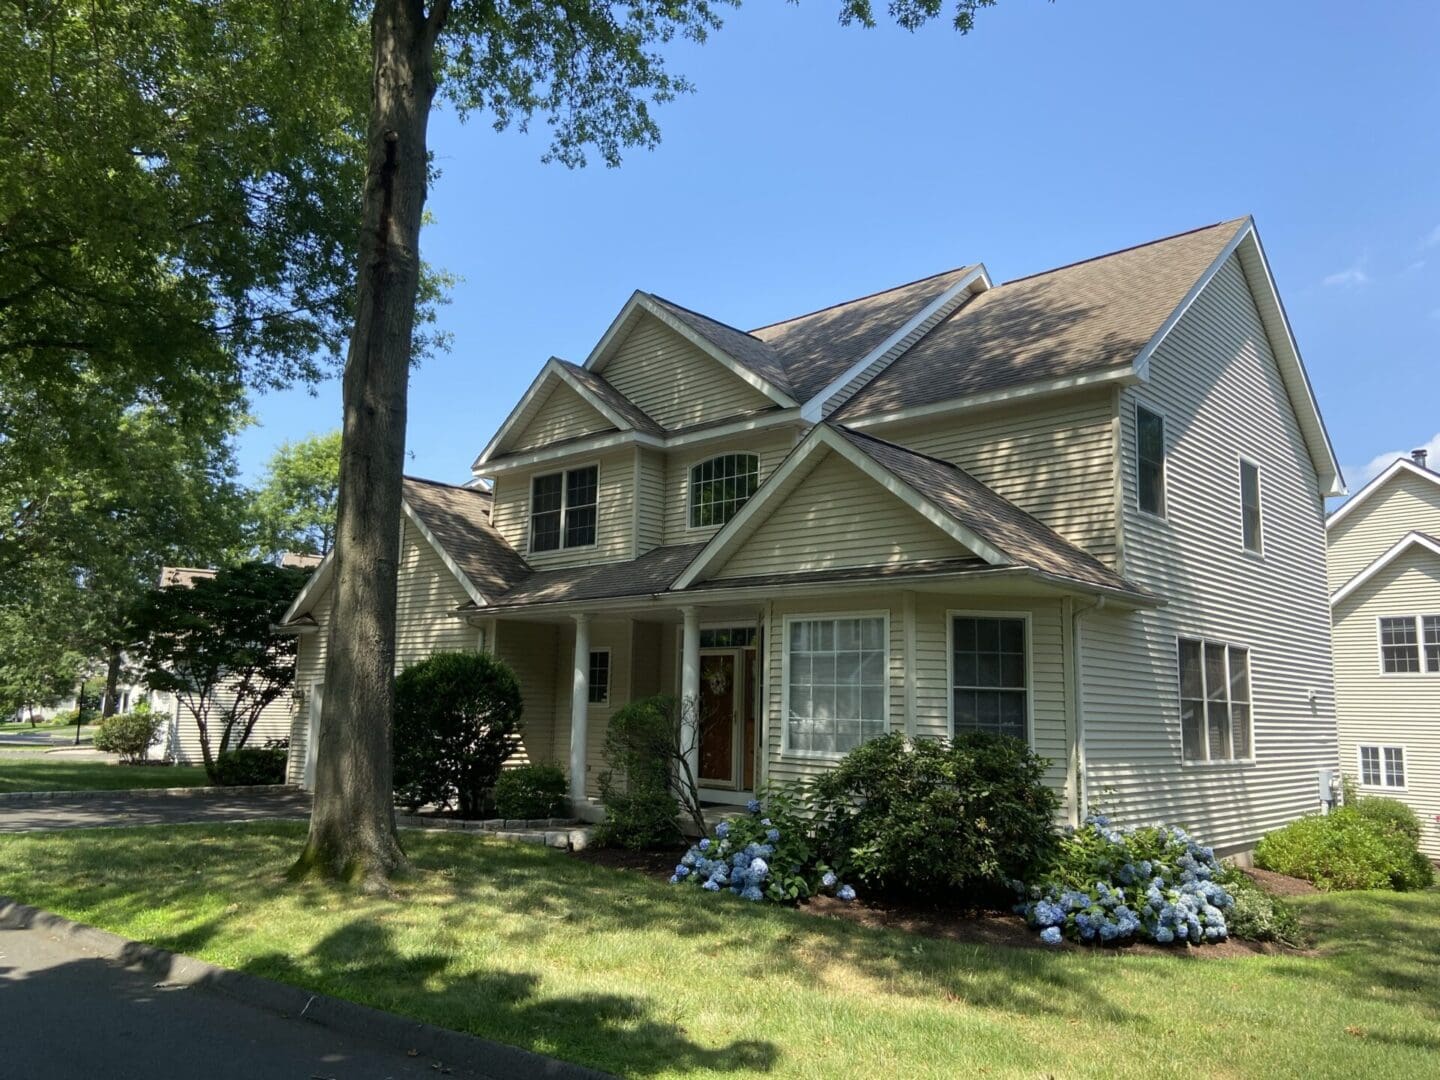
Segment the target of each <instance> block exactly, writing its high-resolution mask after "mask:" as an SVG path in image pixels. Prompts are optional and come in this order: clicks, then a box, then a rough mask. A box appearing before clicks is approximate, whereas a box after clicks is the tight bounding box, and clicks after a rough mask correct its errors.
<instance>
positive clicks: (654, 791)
mask: <svg viewBox="0 0 1440 1080" xmlns="http://www.w3.org/2000/svg"><path fill="white" fill-rule="evenodd" d="M674 724H675V702H674V699H672V698H669V697H665V696H664V695H661V696H659V697H652V698H644V699H642V700H640V701H632V702H630V703H628V704H626V705H623V706H621V707H620V708H619V709H617V710H616V711H615V713H614V715H613V716H611V717H610V724H609V726H608V727H607V728H606V731H605V760H606V763H607V768H606V769H605V771H604V772H602V773H601V774H600V777H599V780H600V801H601V803H602V804H604V806H605V820H604V821H603V822H602V823H601V825H600V828H599V830H598V832H597V833H596V840H597V841H598V842H599V843H601V844H604V845H607V846H610V847H623V848H630V849H632V850H636V851H640V850H644V849H646V848H654V847H664V846H665V845H667V844H673V843H675V842H676V841H678V840H680V839H681V838H682V837H683V835H684V834H683V833H682V832H681V830H680V823H679V817H680V806H679V803H678V802H677V801H676V798H675V794H674V792H673V791H672V790H671V777H670V760H671V759H670V757H669V751H668V748H669V747H670V746H671V744H672V743H673V730H674Z"/></svg>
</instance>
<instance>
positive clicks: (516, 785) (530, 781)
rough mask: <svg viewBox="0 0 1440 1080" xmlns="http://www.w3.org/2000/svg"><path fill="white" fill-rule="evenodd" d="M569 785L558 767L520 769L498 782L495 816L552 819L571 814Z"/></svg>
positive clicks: (503, 773)
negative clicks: (568, 812)
mask: <svg viewBox="0 0 1440 1080" xmlns="http://www.w3.org/2000/svg"><path fill="white" fill-rule="evenodd" d="M568 792H569V785H568V783H567V782H566V780H565V770H564V769H561V768H560V767H559V766H558V765H519V766H517V767H515V768H513V769H506V770H505V771H504V772H502V773H501V774H500V778H499V779H498V780H496V781H495V813H496V815H497V816H499V817H502V818H551V817H559V816H560V815H562V814H564V813H566V812H567V811H568V810H569V802H568V799H567V795H568Z"/></svg>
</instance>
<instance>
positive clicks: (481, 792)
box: [393, 652, 523, 818]
mask: <svg viewBox="0 0 1440 1080" xmlns="http://www.w3.org/2000/svg"><path fill="white" fill-rule="evenodd" d="M522 711H523V704H522V702H521V700H520V683H519V682H518V681H517V680H516V678H515V673H514V672H512V671H511V670H510V669H509V668H508V667H507V666H506V665H505V664H504V663H502V662H501V661H499V660H496V659H495V658H494V657H493V656H490V655H489V654H488V653H462V652H449V653H436V654H435V655H434V656H432V657H430V658H429V659H428V660H422V661H420V663H418V664H412V665H410V667H408V668H406V669H405V670H404V671H402V672H401V673H400V674H399V676H398V677H397V678H396V679H395V722H394V736H393V737H394V760H395V796H396V800H397V801H398V802H400V803H401V804H402V805H405V806H409V807H412V808H414V807H418V806H423V805H425V804H427V803H433V804H435V805H437V806H440V807H442V808H449V807H451V806H458V807H459V809H460V814H461V816H462V817H467V818H475V817H479V816H480V813H481V811H482V809H483V808H484V805H485V800H486V797H487V796H488V795H489V793H490V790H491V789H492V788H493V787H494V786H495V781H496V780H497V779H498V778H499V776H500V769H501V767H502V766H503V765H504V764H505V762H506V760H507V759H508V758H510V757H511V755H513V754H514V753H515V751H516V750H517V749H518V748H519V746H520V716H521V713H522Z"/></svg>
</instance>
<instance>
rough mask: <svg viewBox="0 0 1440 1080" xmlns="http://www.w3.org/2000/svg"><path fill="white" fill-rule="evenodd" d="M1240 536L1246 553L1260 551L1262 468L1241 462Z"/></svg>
mask: <svg viewBox="0 0 1440 1080" xmlns="http://www.w3.org/2000/svg"><path fill="white" fill-rule="evenodd" d="M1240 534H1241V539H1242V541H1243V542H1244V544H1245V550H1246V551H1256V552H1258V551H1260V550H1261V545H1262V544H1263V543H1264V538H1263V536H1262V535H1261V531H1260V466H1259V465H1256V464H1255V463H1254V462H1253V461H1245V460H1244V459H1243V458H1242V459H1241V461H1240Z"/></svg>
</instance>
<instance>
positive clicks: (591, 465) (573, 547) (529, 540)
mask: <svg viewBox="0 0 1440 1080" xmlns="http://www.w3.org/2000/svg"><path fill="white" fill-rule="evenodd" d="M582 469H594V470H595V539H594V540H592V541H591V542H590V543H588V544H566V543H565V517H566V514H567V512H568V511H569V509H570V506H569V498H570V485H569V482H568V481H567V480H566V476H567V475H568V474H569V473H572V472H580V471H581V470H582ZM557 474H558V475H559V477H560V546H559V547H553V548H546V549H545V550H544V551H536V550H535V481H536V480H539V479H541V478H542V477H546V476H555V475H557ZM525 487H526V492H525V554H527V555H539V556H540V557H541V558H544V557H545V556H546V555H559V554H561V553H563V552H566V551H587V550H590V549H592V548H596V547H599V546H600V462H599V461H582V462H579V463H577V464H575V465H566V466H564V467H563V468H560V469H549V470H547V471H545V472H535V473H531V474H530V476H529V477H528V478H527V479H526V481H525Z"/></svg>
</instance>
